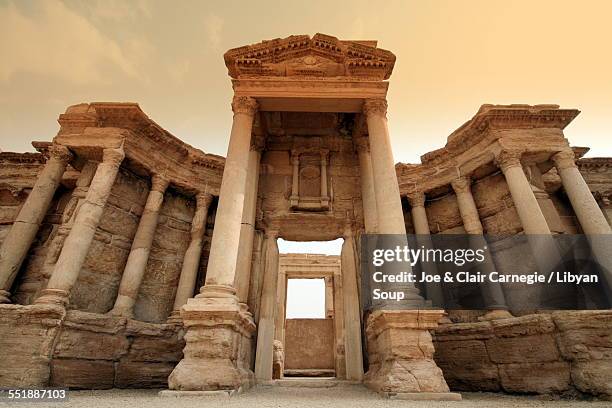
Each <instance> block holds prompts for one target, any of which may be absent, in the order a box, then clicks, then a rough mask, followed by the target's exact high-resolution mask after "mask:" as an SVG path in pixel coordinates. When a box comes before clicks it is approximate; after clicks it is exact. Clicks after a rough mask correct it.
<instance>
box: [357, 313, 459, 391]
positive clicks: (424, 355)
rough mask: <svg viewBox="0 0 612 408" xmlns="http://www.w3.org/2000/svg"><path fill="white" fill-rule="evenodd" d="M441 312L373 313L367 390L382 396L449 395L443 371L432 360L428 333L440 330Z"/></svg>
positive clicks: (369, 319)
mask: <svg viewBox="0 0 612 408" xmlns="http://www.w3.org/2000/svg"><path fill="white" fill-rule="evenodd" d="M442 313H443V312H442V311H440V310H420V311H418V310H412V311H409V310H402V311H382V310H378V311H375V312H374V313H372V314H371V315H370V316H369V318H368V325H367V328H366V335H367V337H368V351H369V356H368V358H369V360H370V368H369V370H368V372H367V373H366V375H365V381H364V383H365V384H366V386H367V387H369V388H371V389H373V390H375V391H377V392H380V393H383V394H394V393H414V392H433V393H448V392H449V389H448V386H447V385H446V382H445V381H444V377H443V376H442V370H440V369H439V368H438V366H436V363H435V362H434V360H433V353H434V348H433V345H432V340H431V336H430V334H429V331H428V329H433V328H435V327H436V326H437V322H438V320H439V319H440V317H441V316H442Z"/></svg>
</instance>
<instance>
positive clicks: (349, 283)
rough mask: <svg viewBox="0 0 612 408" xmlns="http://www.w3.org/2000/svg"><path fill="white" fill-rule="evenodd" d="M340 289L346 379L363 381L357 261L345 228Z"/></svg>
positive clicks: (353, 246)
mask: <svg viewBox="0 0 612 408" xmlns="http://www.w3.org/2000/svg"><path fill="white" fill-rule="evenodd" d="M340 259H341V260H340V262H341V263H340V267H341V268H342V288H343V297H344V351H345V359H346V379H347V380H350V381H361V380H362V379H363V352H362V348H361V316H360V312H359V295H358V293H359V290H358V288H357V259H356V255H355V243H354V241H353V232H352V231H351V229H350V228H347V229H346V230H345V233H344V243H343V244H342V251H341V253H340Z"/></svg>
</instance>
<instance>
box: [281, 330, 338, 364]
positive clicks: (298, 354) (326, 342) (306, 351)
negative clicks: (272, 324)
mask: <svg viewBox="0 0 612 408" xmlns="http://www.w3.org/2000/svg"><path fill="white" fill-rule="evenodd" d="M284 346H285V370H307V369H319V370H322V369H329V370H333V369H334V368H335V359H334V319H287V320H286V327H285V345H284Z"/></svg>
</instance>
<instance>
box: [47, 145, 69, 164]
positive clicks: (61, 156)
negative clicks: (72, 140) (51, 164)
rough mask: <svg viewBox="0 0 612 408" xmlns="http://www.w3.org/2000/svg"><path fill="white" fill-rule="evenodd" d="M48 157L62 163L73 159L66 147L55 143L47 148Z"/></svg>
mask: <svg viewBox="0 0 612 408" xmlns="http://www.w3.org/2000/svg"><path fill="white" fill-rule="evenodd" d="M49 156H51V157H53V158H55V159H57V160H59V161H61V162H63V163H67V162H69V161H70V160H72V158H73V157H74V156H73V154H72V152H71V151H70V149H68V148H67V147H66V146H62V145H59V144H55V143H54V144H52V145H51V147H49Z"/></svg>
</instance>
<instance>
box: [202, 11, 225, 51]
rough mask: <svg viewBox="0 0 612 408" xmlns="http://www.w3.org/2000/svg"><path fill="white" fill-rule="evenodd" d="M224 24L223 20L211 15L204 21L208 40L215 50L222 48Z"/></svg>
mask: <svg viewBox="0 0 612 408" xmlns="http://www.w3.org/2000/svg"><path fill="white" fill-rule="evenodd" d="M224 22H225V21H224V20H223V18H221V17H219V16H218V15H216V14H209V15H207V16H206V18H205V19H204V28H205V29H206V38H207V40H208V43H209V45H210V47H211V48H212V49H213V50H219V49H220V47H221V31H223V24H224Z"/></svg>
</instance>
